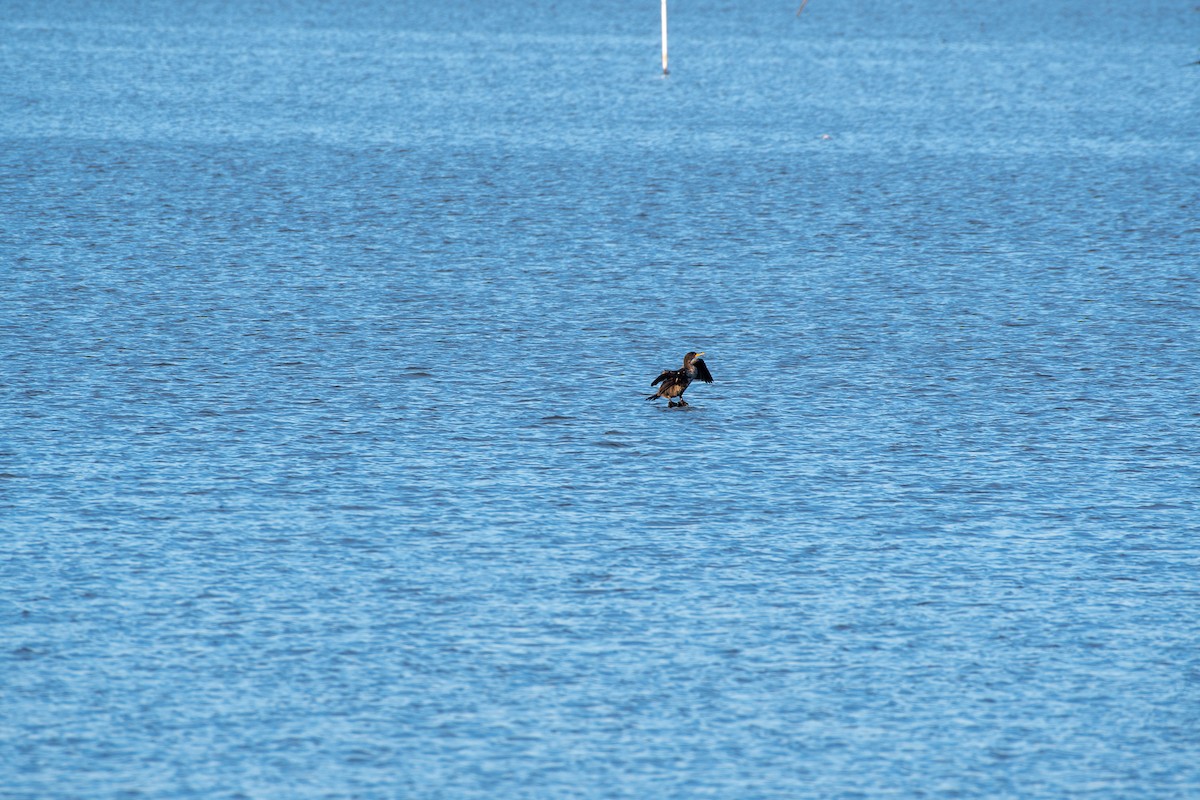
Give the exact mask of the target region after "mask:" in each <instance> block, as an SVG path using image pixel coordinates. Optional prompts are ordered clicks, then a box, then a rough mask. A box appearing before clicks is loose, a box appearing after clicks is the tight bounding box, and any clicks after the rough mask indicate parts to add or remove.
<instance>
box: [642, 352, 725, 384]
mask: <svg viewBox="0 0 1200 800" xmlns="http://www.w3.org/2000/svg"><path fill="white" fill-rule="evenodd" d="M692 366H693V367H695V368H696V377H697V378H699V379H700V380H702V381H704V382H705V383H712V382H713V377H712V373H711V372H709V371H708V365H707V364H705V363H704V359H703V358H697V359H696V360H695V361H693V362H692ZM653 385H654V384H651V386H653Z"/></svg>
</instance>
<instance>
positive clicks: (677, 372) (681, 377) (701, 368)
mask: <svg viewBox="0 0 1200 800" xmlns="http://www.w3.org/2000/svg"><path fill="white" fill-rule="evenodd" d="M702 355H704V353H688V354H687V355H686V356H684V357H683V369H667V370H663V373H662V374H661V375H659V376H658V377H657V378H655V379H654V380H652V381H650V385H651V386H658V391H657V392H655V393H654V394H652V395H650V396H649V397H647V398H646V399H647V400H654V399H657V398H659V397H665V398H667V405H668V406H686V405H687V401H685V400H684V399H683V393H684V392H685V391H687V388H688V386H690V385H691V383H692V381H695V380H701V381H704V382H705V383H712V382H713V376H712V373H711V372H709V371H708V365H707V364H705V363H704V360H703V359H701V358H700V356H702ZM660 384H661V385H660ZM676 400H678V401H679V402H676Z"/></svg>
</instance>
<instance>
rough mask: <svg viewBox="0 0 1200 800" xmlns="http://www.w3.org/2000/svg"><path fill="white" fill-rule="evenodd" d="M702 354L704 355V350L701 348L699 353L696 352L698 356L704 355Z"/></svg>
mask: <svg viewBox="0 0 1200 800" xmlns="http://www.w3.org/2000/svg"><path fill="white" fill-rule="evenodd" d="M702 355H704V351H703V350H701V351H700V352H699V353H696V358H699V357H700V356H702Z"/></svg>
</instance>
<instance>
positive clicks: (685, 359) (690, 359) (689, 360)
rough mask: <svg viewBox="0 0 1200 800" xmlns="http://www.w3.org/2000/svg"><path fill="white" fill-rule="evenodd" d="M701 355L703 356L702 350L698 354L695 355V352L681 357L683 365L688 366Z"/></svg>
mask: <svg viewBox="0 0 1200 800" xmlns="http://www.w3.org/2000/svg"><path fill="white" fill-rule="evenodd" d="M702 355H704V351H703V350H701V351H700V352H699V353H696V352H691V353H688V354H687V355H686V356H684V357H683V363H685V364H690V363H692V362H693V361H695V360H696V359H697V358H699V357H700V356H702Z"/></svg>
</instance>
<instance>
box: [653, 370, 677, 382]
mask: <svg viewBox="0 0 1200 800" xmlns="http://www.w3.org/2000/svg"><path fill="white" fill-rule="evenodd" d="M674 374H675V370H673V369H664V370H663V374H662V375H659V376H658V377H657V378H655V379H654V380H652V381H650V385H651V386H657V385H658V384H659V382H660V381H665V380H667V379H668V378H670V377H672V376H673V375H674Z"/></svg>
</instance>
